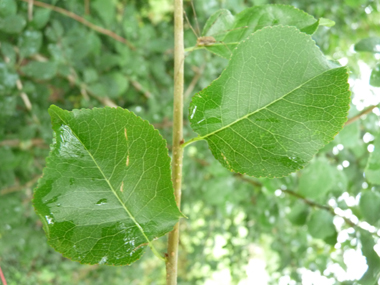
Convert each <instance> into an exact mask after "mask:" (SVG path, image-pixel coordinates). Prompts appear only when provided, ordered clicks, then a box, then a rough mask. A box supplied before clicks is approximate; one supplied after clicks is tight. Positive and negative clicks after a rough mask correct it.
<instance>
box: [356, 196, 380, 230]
mask: <svg viewBox="0 0 380 285" xmlns="http://www.w3.org/2000/svg"><path fill="white" fill-rule="evenodd" d="M359 208H360V211H361V213H362V215H363V218H364V220H366V221H367V222H368V223H370V224H371V225H374V224H376V223H377V222H378V221H379V220H380V194H379V193H377V192H371V191H366V192H364V193H363V194H362V196H361V197H360V202H359Z"/></svg>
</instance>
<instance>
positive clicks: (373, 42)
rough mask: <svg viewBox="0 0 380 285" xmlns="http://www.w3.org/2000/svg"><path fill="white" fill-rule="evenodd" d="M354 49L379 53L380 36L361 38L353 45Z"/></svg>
mask: <svg viewBox="0 0 380 285" xmlns="http://www.w3.org/2000/svg"><path fill="white" fill-rule="evenodd" d="M355 50H356V51H367V52H372V53H380V38H379V37H371V38H365V39H362V40H361V41H360V42H358V43H357V44H356V45H355Z"/></svg>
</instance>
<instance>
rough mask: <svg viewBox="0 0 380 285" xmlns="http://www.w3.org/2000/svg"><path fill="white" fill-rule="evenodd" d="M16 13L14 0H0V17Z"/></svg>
mask: <svg viewBox="0 0 380 285" xmlns="http://www.w3.org/2000/svg"><path fill="white" fill-rule="evenodd" d="M16 13H17V3H16V1H15V0H0V17H6V16H13V15H16Z"/></svg>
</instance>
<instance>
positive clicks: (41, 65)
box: [21, 61, 57, 80]
mask: <svg viewBox="0 0 380 285" xmlns="http://www.w3.org/2000/svg"><path fill="white" fill-rule="evenodd" d="M21 70H22V72H24V73H25V74H26V75H27V76H30V77H33V78H35V79H39V80H49V79H52V78H53V77H54V76H55V75H56V73H57V65H56V64H55V63H54V62H50V61H31V62H29V63H28V64H27V65H25V66H23V67H22V68H21Z"/></svg>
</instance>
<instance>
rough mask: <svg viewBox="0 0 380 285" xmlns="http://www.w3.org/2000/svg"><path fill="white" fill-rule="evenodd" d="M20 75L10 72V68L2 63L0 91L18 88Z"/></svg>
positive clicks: (0, 65) (0, 67)
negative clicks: (17, 83)
mask: <svg viewBox="0 0 380 285" xmlns="http://www.w3.org/2000/svg"><path fill="white" fill-rule="evenodd" d="M17 80H18V74H17V73H16V72H12V71H11V70H9V68H8V66H7V65H6V64H4V63H2V62H0V82H1V84H0V91H3V90H6V89H7V88H13V87H15V86H16V82H17Z"/></svg>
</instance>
